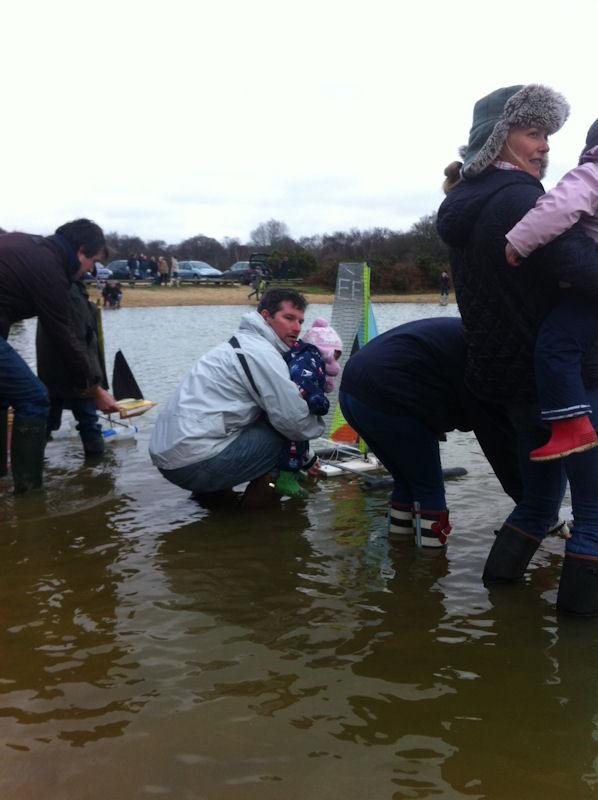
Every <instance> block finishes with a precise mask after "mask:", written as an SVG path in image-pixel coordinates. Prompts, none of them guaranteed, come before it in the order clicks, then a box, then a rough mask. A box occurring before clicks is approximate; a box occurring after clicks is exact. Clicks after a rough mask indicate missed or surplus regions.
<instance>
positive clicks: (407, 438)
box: [339, 391, 446, 511]
mask: <svg viewBox="0 0 598 800" xmlns="http://www.w3.org/2000/svg"><path fill="white" fill-rule="evenodd" d="M339 401H340V405H341V410H342V412H343V415H344V417H345V419H346V420H347V422H348V423H349V425H350V426H351V427H352V428H353V430H355V431H357V433H358V434H359V435H360V436H361V437H362V439H364V441H365V442H367V445H368V447H369V448H370V449H371V450H372V451H373V452H374V454H375V455H376V456H377V457H378V458H379V459H380V461H381V462H382V464H383V465H384V466H385V467H386V469H387V470H388V471H389V472H390V474H391V475H392V478H393V483H394V487H393V491H392V500H393V502H396V503H403V504H406V505H413V503H414V502H415V501H417V502H418V503H419V504H420V506H421V508H422V510H425V511H445V510H446V499H445V495H444V478H443V476H442V464H441V463H440V449H439V446H438V434H437V433H435V432H434V431H433V430H431V429H430V428H427V427H426V426H425V425H423V424H422V423H421V422H420V421H419V420H417V419H415V417H412V416H409V415H407V414H405V415H399V414H396V415H395V414H386V413H385V412H383V411H377V410H376V409H373V408H371V407H370V406H367V405H365V403H362V402H361V401H360V400H357V398H355V397H353V396H352V395H350V394H348V393H347V392H343V391H341V392H340V393H339Z"/></svg>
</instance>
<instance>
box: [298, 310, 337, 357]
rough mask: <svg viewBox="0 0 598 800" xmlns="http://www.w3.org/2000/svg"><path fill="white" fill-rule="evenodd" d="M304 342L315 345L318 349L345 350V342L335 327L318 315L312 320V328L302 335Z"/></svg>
mask: <svg viewBox="0 0 598 800" xmlns="http://www.w3.org/2000/svg"><path fill="white" fill-rule="evenodd" d="M301 338H302V339H303V341H304V342H308V343H309V344H313V345H315V346H316V347H317V348H318V350H329V351H331V352H333V351H334V350H340V351H341V353H342V352H343V343H342V342H341V338H340V336H339V335H338V333H337V332H336V331H335V330H334V328H332V327H330V325H329V324H328V322H327V321H326V320H325V319H322V318H321V317H318V318H317V319H315V320H314V321H313V322H312V325H311V328H310V329H309V330H308V331H307V332H306V333H305V335H304V336H302V337H301Z"/></svg>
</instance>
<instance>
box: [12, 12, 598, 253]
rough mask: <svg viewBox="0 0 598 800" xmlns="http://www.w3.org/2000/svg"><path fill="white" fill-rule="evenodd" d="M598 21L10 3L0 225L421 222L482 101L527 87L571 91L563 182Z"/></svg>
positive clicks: (299, 228)
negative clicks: (80, 220)
mask: <svg viewBox="0 0 598 800" xmlns="http://www.w3.org/2000/svg"><path fill="white" fill-rule="evenodd" d="M597 20H598V4H597V3H596V2H595V0H569V1H568V2H561V1H560V0H559V1H558V2H551V0H544V2H542V3H538V2H534V3H529V2H528V3H526V2H522V1H521V0H516V1H514V0H507V1H506V2H502V3H501V2H494V3H491V4H490V3H485V2H483V0H472V1H471V2H470V0H411V2H404V1H403V0H302V2H297V0H292V2H291V0H167V1H165V0H160V2H155V0H102V2H97V0H95V1H94V2H90V0H52V1H51V2H48V0H19V2H18V3H16V2H15V3H6V4H4V5H3V10H2V46H1V48H0V68H1V72H0V74H1V75H2V89H1V95H0V96H1V98H2V110H3V114H2V134H1V137H2V142H3V159H2V173H1V181H0V187H1V192H0V227H3V228H5V229H7V230H14V229H19V230H26V231H31V232H36V233H49V232H51V231H52V230H53V229H54V228H55V227H56V226H57V225H59V224H61V223H62V222H64V221H66V220H69V219H73V218H75V217H78V216H88V217H91V218H93V219H94V220H95V221H96V222H98V223H99V224H100V225H102V227H103V228H104V229H105V230H106V231H117V232H118V233H121V234H137V235H139V236H141V237H142V238H143V239H146V240H150V239H154V238H155V239H158V238H161V239H165V240H166V241H167V242H168V243H177V242H179V241H181V240H183V239H185V238H188V237H190V236H195V235H197V234H204V235H206V236H213V237H214V238H216V239H220V240H221V239H223V238H224V237H227V236H228V237H237V238H239V239H241V241H247V240H248V239H249V234H250V232H251V230H252V229H254V228H255V227H256V226H257V225H258V224H259V223H260V222H264V221H266V220H268V219H271V218H274V219H277V220H281V221H283V222H286V224H287V225H288V227H289V230H290V234H291V235H292V236H293V237H295V238H299V237H300V236H304V235H311V234H316V233H325V232H333V231H337V230H349V229H350V228H360V229H365V228H371V227H387V228H391V229H393V230H405V229H407V228H408V227H409V226H410V225H411V224H412V223H413V222H415V221H417V220H418V219H419V218H420V217H421V216H423V215H424V214H428V213H430V212H432V211H434V210H435V209H436V208H437V206H438V204H439V202H440V201H441V199H442V196H441V193H440V190H439V186H440V184H441V182H442V171H443V169H444V167H445V165H446V164H447V163H448V162H449V161H451V160H453V159H454V158H456V157H457V148H458V147H459V145H461V144H463V143H465V142H466V141H467V135H468V131H469V126H470V123H471V114H472V109H473V104H474V102H475V101H476V100H477V99H478V98H479V97H482V96H483V95H485V94H487V93H488V92H489V91H492V90H493V89H496V88H498V87H499V86H508V85H511V84H515V83H545V84H548V85H550V86H552V87H554V88H555V89H557V90H559V91H560V92H562V93H563V94H564V95H565V96H566V97H567V98H568V100H569V102H570V103H571V108H572V111H571V116H570V118H569V121H568V123H567V124H566V125H565V127H564V129H563V131H562V132H561V133H559V134H556V135H555V136H554V137H553V139H552V142H551V144H552V152H551V159H552V160H551V167H550V170H549V172H548V176H547V179H546V181H545V185H546V187H547V188H549V187H550V186H552V185H554V183H555V182H556V180H558V178H559V177H560V175H561V174H562V173H563V172H565V171H566V170H567V169H569V168H570V167H572V166H573V165H574V164H575V162H576V159H577V155H578V153H579V150H580V149H581V146H582V144H583V142H584V141H585V132H586V130H587V128H588V127H589V125H590V123H591V122H593V120H594V119H595V118H596V117H598V101H597V99H596V98H597V97H598V93H597V92H596V89H595V85H596V81H595V77H596V59H595V58H594V57H593V56H594V54H595V53H596V44H597V41H598V39H597V34H596V21H597ZM592 87H594V88H592Z"/></svg>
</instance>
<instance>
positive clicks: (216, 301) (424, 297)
mask: <svg viewBox="0 0 598 800" xmlns="http://www.w3.org/2000/svg"><path fill="white" fill-rule="evenodd" d="M121 284H122V287H123V298H122V306H123V308H152V307H154V306H156V307H166V306H245V305H257V303H256V302H255V299H254V298H251V299H248V298H247V295H248V294H249V292H250V291H251V289H250V288H249V287H248V286H179V287H174V286H136V287H135V288H131V287H129V286H128V285H127V282H126V281H121ZM297 288H298V291H301V287H297ZM89 294H90V296H91V298H92V300H97V299H99V298H100V296H101V295H100V291H99V289H97V288H96V287H95V286H89ZM305 297H306V298H307V300H308V302H310V303H329V304H330V303H332V302H333V300H334V295H333V294H311V293H309V292H305ZM438 298H439V295H438V294H437V293H434V292H432V293H425V294H377V295H372V302H374V303H438Z"/></svg>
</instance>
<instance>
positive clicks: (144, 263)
mask: <svg viewBox="0 0 598 800" xmlns="http://www.w3.org/2000/svg"><path fill="white" fill-rule="evenodd" d="M138 262H139V265H138V269H139V277H140V278H141V279H143V278H146V277H147V270H148V265H149V261H148V257H147V256H146V255H145V253H139V257H138Z"/></svg>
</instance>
